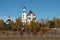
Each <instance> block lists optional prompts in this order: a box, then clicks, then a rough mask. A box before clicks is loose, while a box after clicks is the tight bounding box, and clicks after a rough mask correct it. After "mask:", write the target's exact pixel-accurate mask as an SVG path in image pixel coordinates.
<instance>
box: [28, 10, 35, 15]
mask: <svg viewBox="0 0 60 40" xmlns="http://www.w3.org/2000/svg"><path fill="white" fill-rule="evenodd" d="M30 14H33V15H34V16H35V14H34V13H33V12H32V11H31V10H30V11H29V13H28V14H27V16H28V15H30Z"/></svg>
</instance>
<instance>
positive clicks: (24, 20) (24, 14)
mask: <svg viewBox="0 0 60 40" xmlns="http://www.w3.org/2000/svg"><path fill="white" fill-rule="evenodd" d="M26 19H27V17H26V8H25V7H24V8H23V12H22V22H23V23H25V22H26Z"/></svg>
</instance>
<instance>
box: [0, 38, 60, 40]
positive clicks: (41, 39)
mask: <svg viewBox="0 0 60 40" xmlns="http://www.w3.org/2000/svg"><path fill="white" fill-rule="evenodd" d="M0 40H60V38H0Z"/></svg>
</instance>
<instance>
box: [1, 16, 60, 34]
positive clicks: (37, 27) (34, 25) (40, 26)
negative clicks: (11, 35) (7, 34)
mask: <svg viewBox="0 0 60 40" xmlns="http://www.w3.org/2000/svg"><path fill="white" fill-rule="evenodd" d="M7 22H8V23H6V22H4V20H3V19H0V30H6V31H20V32H27V33H31V32H32V33H33V34H38V33H42V34H43V33H45V32H46V31H48V30H49V29H51V28H59V27H60V19H59V18H55V17H54V18H53V19H52V20H48V19H47V20H44V21H43V20H42V21H40V20H39V21H36V22H35V19H32V21H31V22H30V23H28V22H27V23H26V24H24V25H23V23H22V22H21V18H20V17H19V18H17V19H16V21H15V22H14V21H11V20H8V21H7Z"/></svg>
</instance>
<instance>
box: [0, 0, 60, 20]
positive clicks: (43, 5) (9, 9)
mask: <svg viewBox="0 0 60 40" xmlns="http://www.w3.org/2000/svg"><path fill="white" fill-rule="evenodd" d="M24 6H26V12H27V13H28V12H29V11H30V10H32V11H33V12H34V13H35V15H36V18H37V20H38V19H41V18H43V19H47V18H49V19H52V18H53V17H57V18H60V0H0V18H1V17H2V18H3V19H4V20H7V16H11V19H12V20H15V19H16V18H17V17H21V15H22V9H23V7H24Z"/></svg>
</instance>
